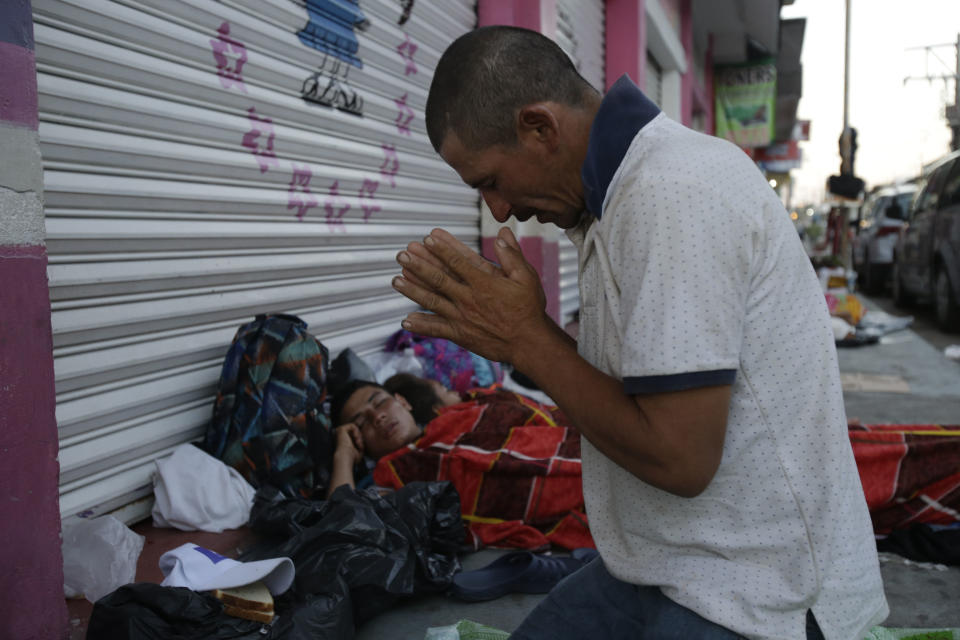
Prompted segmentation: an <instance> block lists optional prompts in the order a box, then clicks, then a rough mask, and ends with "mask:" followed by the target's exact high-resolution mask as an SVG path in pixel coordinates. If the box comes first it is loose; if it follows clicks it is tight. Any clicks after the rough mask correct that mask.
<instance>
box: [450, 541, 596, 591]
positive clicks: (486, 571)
mask: <svg viewBox="0 0 960 640" xmlns="http://www.w3.org/2000/svg"><path fill="white" fill-rule="evenodd" d="M584 564H585V563H584V561H582V560H579V559H577V558H574V557H554V556H540V555H537V554H535V553H531V552H529V551H515V552H512V553H508V554H505V555H503V556H501V557H499V558H497V559H496V560H494V561H493V562H492V563H490V564H489V565H487V566H486V567H484V568H482V569H476V570H475V571H463V572H461V573H458V574H457V575H455V576H453V585H452V586H451V593H452V594H453V595H454V596H455V597H457V598H459V599H461V600H466V601H468V602H480V601H482V600H493V599H494V598H499V597H500V596H502V595H505V594H507V593H547V592H548V591H550V589H552V588H553V587H554V585H556V584H557V583H558V582H560V581H561V580H563V579H564V578H566V577H567V576H568V575H570V574H571V573H573V572H574V571H576V570H577V569H579V568H581V567H582V566H583V565H584Z"/></svg>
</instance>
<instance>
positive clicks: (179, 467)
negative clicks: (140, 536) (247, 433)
mask: <svg viewBox="0 0 960 640" xmlns="http://www.w3.org/2000/svg"><path fill="white" fill-rule="evenodd" d="M156 464H157V472H156V473H155V474H154V476H153V495H154V497H155V498H156V500H155V501H154V503H153V510H152V512H151V513H152V515H153V524H154V526H157V527H174V528H176V529H180V530H181V531H197V530H200V531H212V532H214V533H220V532H221V531H223V530H224V529H236V528H238V527H242V526H243V525H245V524H247V520H249V519H250V509H251V508H252V507H253V496H254V494H255V493H256V490H255V489H254V488H253V487H251V486H250V483H249V482H247V481H246V480H244V479H243V476H241V475H240V473H239V472H238V471H237V470H236V469H234V468H232V467H228V466H227V465H225V464H224V463H223V462H222V461H220V460H217V459H216V458H214V457H213V456H211V455H210V454H208V453H205V452H203V451H201V450H200V449H198V448H197V447H195V446H193V445H192V444H190V443H186V444H182V445H180V446H179V447H177V448H176V449H174V450H173V455H171V456H170V457H169V458H165V459H163V460H158V461H157V463H156Z"/></svg>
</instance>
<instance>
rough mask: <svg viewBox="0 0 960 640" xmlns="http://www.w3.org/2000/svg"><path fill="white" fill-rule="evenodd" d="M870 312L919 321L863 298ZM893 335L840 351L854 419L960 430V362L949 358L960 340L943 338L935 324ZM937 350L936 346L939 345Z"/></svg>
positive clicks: (846, 399) (850, 414)
mask: <svg viewBox="0 0 960 640" xmlns="http://www.w3.org/2000/svg"><path fill="white" fill-rule="evenodd" d="M857 295H858V297H860V298H861V299H862V300H863V301H864V304H865V305H866V306H867V309H868V311H867V313H868V314H869V313H870V310H878V311H882V310H884V309H888V310H889V311H888V312H889V313H891V314H894V315H901V316H903V315H913V311H912V310H911V313H905V312H903V311H901V310H897V309H894V308H893V307H891V306H889V304H884V303H883V301H878V300H877V299H875V298H869V297H866V296H863V295H862V294H857ZM923 331H924V333H923V336H926V338H925V337H922V335H921V334H919V333H917V332H916V331H914V330H913V329H912V328H910V329H907V330H903V331H897V332H894V333H890V334H887V335H886V336H883V337H882V338H881V339H880V342H879V343H877V344H872V345H864V346H861V347H850V348H841V349H837V359H838V361H839V365H840V374H841V379H842V380H843V382H844V394H843V395H844V403H845V405H846V409H847V418H848V419H859V420H860V421H861V422H864V423H878V422H890V423H906V424H927V423H936V424H960V362H957V361H955V360H951V359H949V358H947V357H946V356H945V355H944V354H943V348H944V345H946V344H948V343H949V344H954V343H956V344H960V335H952V336H951V335H948V334H938V333H937V332H936V330H935V329H931V328H930V327H929V324H927V325H926V326H925V327H924V330H923ZM934 342H935V343H936V344H933V343H934Z"/></svg>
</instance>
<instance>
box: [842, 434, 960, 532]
mask: <svg viewBox="0 0 960 640" xmlns="http://www.w3.org/2000/svg"><path fill="white" fill-rule="evenodd" d="M848 433H849V436H850V444H851V445H852V446H853V455H854V457H855V458H856V460H857V469H858V470H859V472H860V481H861V483H863V492H864V494H865V495H866V498H867V506H868V507H869V508H870V517H871V518H872V519H873V528H874V531H875V532H876V533H878V534H886V533H890V532H891V531H893V530H895V529H903V528H906V527H909V526H910V525H913V524H917V523H921V522H926V523H930V524H949V523H952V522H957V521H960V426H941V425H935V424H934V425H930V424H926V425H923V424H921V425H915V424H873V425H861V424H850V425H849V429H848Z"/></svg>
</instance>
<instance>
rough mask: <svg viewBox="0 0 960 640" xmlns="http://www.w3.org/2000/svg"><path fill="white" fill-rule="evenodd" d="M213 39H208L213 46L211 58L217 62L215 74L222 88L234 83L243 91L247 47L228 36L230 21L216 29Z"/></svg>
mask: <svg viewBox="0 0 960 640" xmlns="http://www.w3.org/2000/svg"><path fill="white" fill-rule="evenodd" d="M217 33H219V34H220V35H219V36H217V38H216V39H215V40H210V46H211V47H212V48H213V59H214V60H215V61H216V63H217V75H218V76H220V84H221V85H223V88H224V89H229V88H230V87H232V86H233V85H236V86H238V87H239V88H240V90H241V91H243V92H244V93H246V92H247V85H245V84H244V83H243V65H244V63H245V62H246V61H247V48H246V47H245V46H243V44H242V43H241V42H238V41H236V40H234V39H233V38H231V37H230V23H229V22H224V23H223V24H221V25H220V28H219V29H217Z"/></svg>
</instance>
